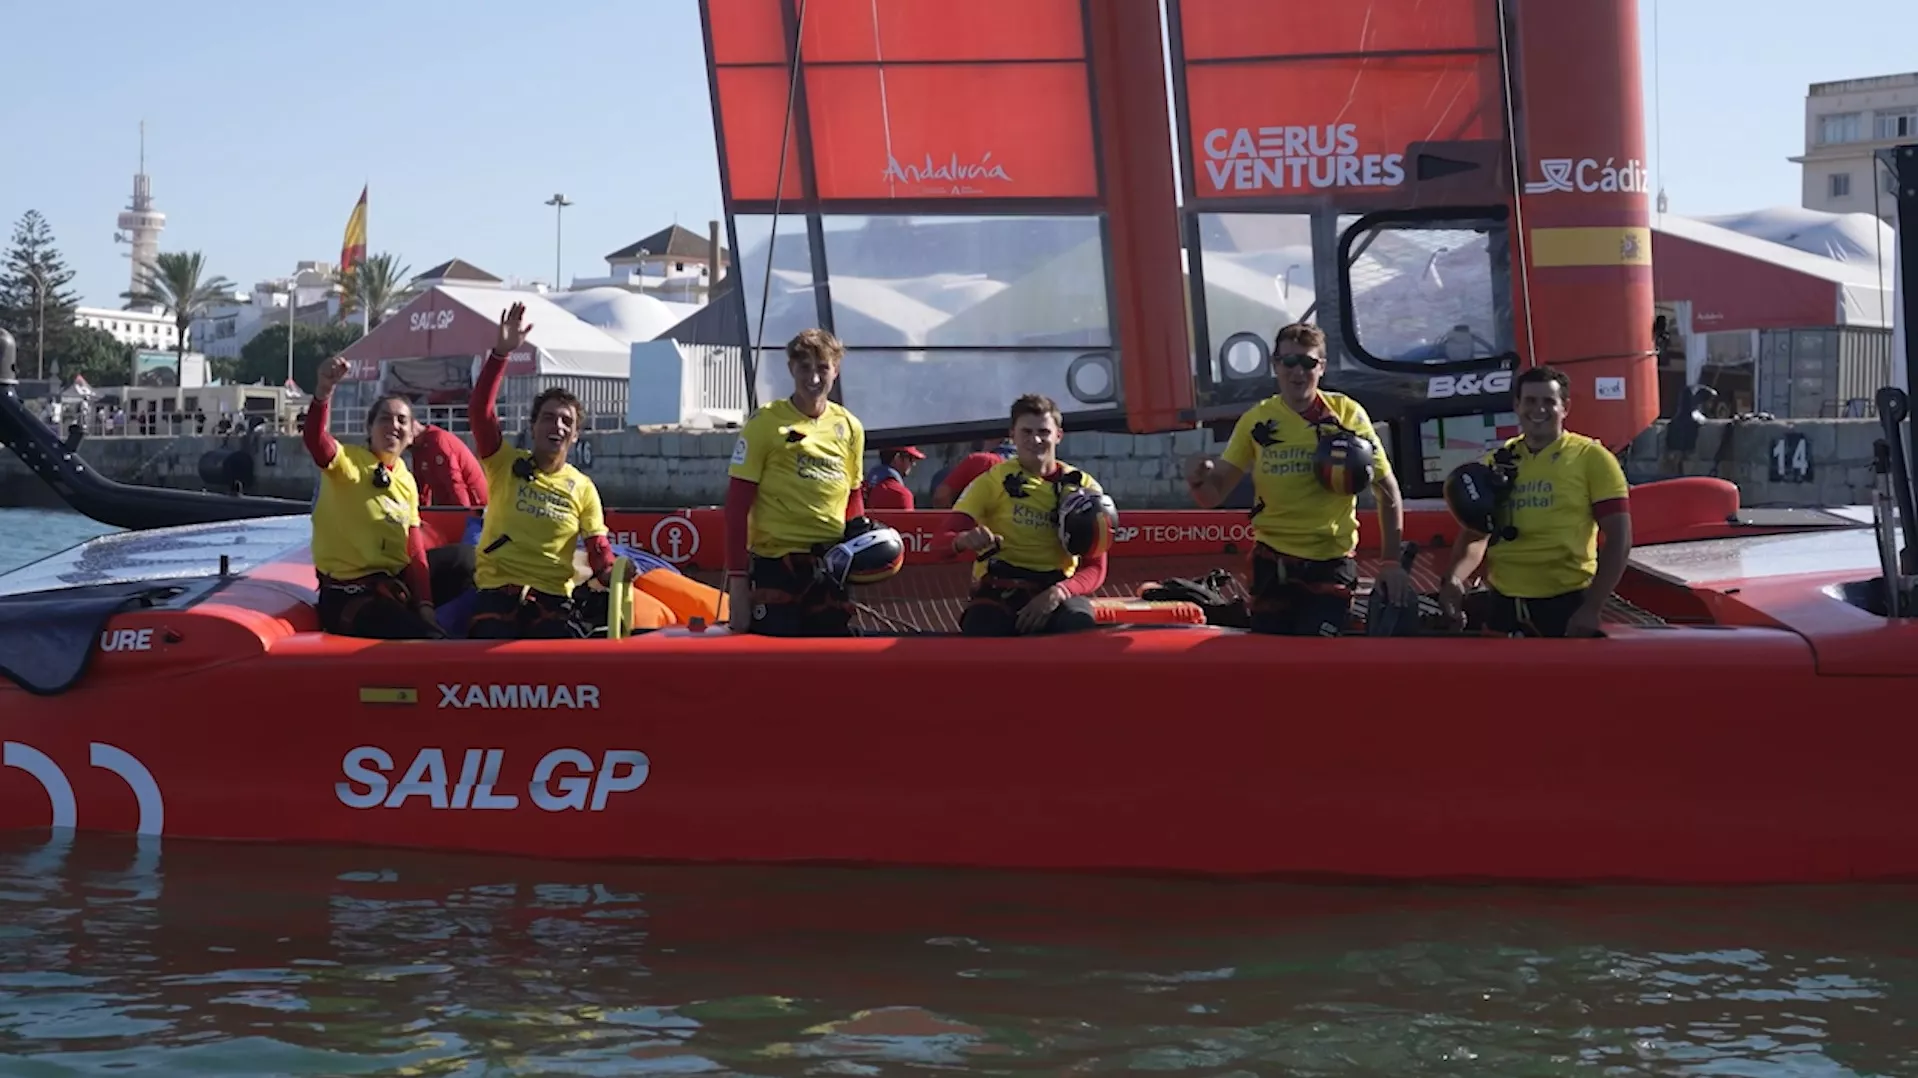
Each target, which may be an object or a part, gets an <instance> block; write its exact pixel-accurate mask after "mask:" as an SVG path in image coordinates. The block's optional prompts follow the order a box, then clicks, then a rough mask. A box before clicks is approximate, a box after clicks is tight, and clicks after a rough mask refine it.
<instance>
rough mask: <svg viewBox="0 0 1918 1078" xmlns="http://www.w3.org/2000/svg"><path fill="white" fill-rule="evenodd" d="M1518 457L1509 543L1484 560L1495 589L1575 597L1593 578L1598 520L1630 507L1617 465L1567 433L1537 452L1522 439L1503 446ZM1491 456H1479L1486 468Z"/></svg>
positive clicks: (1591, 443)
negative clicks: (1513, 531) (1512, 532)
mask: <svg viewBox="0 0 1918 1078" xmlns="http://www.w3.org/2000/svg"><path fill="white" fill-rule="evenodd" d="M1505 447H1506V448H1507V449H1510V450H1511V451H1512V452H1513V454H1514V455H1515V456H1516V457H1517V458H1518V477H1517V480H1516V481H1515V482H1514V484H1513V487H1512V493H1511V501H1510V503H1509V508H1510V510H1511V523H1512V527H1513V528H1515V529H1517V530H1518V535H1517V537H1516V538H1514V539H1512V540H1510V541H1509V542H1500V543H1499V544H1498V545H1496V546H1494V547H1492V548H1491V551H1490V553H1489V554H1488V555H1487V556H1486V561H1487V562H1488V563H1489V568H1488V570H1487V574H1486V575H1487V577H1488V579H1489V580H1490V582H1491V585H1492V587H1493V589H1494V590H1496V591H1497V592H1498V593H1499V594H1501V595H1509V596H1511V597H1512V598H1515V599H1549V598H1551V597H1552V596H1554V595H1564V594H1566V593H1567V592H1574V591H1578V590H1580V589H1582V588H1584V587H1586V586H1588V585H1589V584H1591V582H1592V577H1593V576H1594V575H1596V574H1597V572H1598V521H1599V519H1600V518H1601V517H1604V516H1607V515H1609V514H1611V513H1617V512H1626V511H1628V509H1629V508H1630V505H1631V502H1630V488H1629V487H1628V486H1627V485H1626V483H1625V471H1624V469H1622V468H1620V467H1619V466H1618V458H1617V457H1614V456H1613V455H1612V452H1611V450H1609V449H1606V448H1605V446H1604V445H1602V444H1601V443H1599V442H1598V441H1596V440H1594V439H1591V438H1587V437H1585V436H1584V435H1582V434H1573V433H1571V432H1569V431H1567V432H1566V433H1564V434H1561V435H1559V436H1558V439H1557V440H1556V441H1554V442H1553V443H1552V444H1551V445H1548V446H1546V447H1545V448H1544V449H1542V450H1540V451H1539V452H1537V453H1534V452H1532V451H1531V450H1530V449H1527V448H1526V447H1525V439H1524V438H1523V437H1519V438H1513V439H1511V440H1510V441H1508V442H1506V443H1505ZM1493 456H1494V453H1487V454H1486V455H1485V463H1487V464H1490V463H1491V462H1492V458H1493Z"/></svg>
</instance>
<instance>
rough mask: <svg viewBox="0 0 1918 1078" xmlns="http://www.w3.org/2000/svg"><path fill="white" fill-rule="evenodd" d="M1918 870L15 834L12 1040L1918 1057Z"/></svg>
mask: <svg viewBox="0 0 1918 1078" xmlns="http://www.w3.org/2000/svg"><path fill="white" fill-rule="evenodd" d="M1914 901H1918V891H1914V890H1913V889H1911V888H1893V887H1886V888H1870V889H1842V888H1804V889H1743V890H1723V891H1708V890H1669V889H1651V888H1636V889H1626V888H1604V889H1514V888H1448V889H1441V888H1416V887H1395V888H1388V887H1304V886H1291V885H1278V884H1262V883H1261V884H1251V883H1239V884H1232V883H1207V882H1194V881H1189V880H1185V881H1162V880H1141V879H1114V878H1107V877H1088V876H1055V875H1044V874H1000V873H961V872H951V873H935V872H923V871H914V872H901V871H887V870H855V869H832V870H827V869H810V868H800V869H772V868H686V867H673V868H659V867H650V868H649V867H643V866H619V865H590V864H577V863H565V862H558V863H555V862H539V861H529V860H520V859H510V858H473V857H464V856H462V857H449V856H438V855H433V854H424V853H405V852H390V851H375V850H338V849H311V848H308V849H295V848H284V847H250V846H249V847H234V846H227V845H221V844H210V843H193V842H184V841H172V840H169V841H167V842H166V844H165V846H164V848H163V849H160V848H157V847H153V846H145V847H143V846H141V845H140V844H139V843H137V842H136V841H135V840H132V839H124V838H118V837H101V836H80V837H79V838H78V839H77V840H73V839H71V838H69V839H67V840H64V841H61V842H55V843H53V844H51V845H49V844H48V838H47V835H46V834H45V833H44V832H43V833H40V834H37V835H16V836H12V837H11V838H8V839H6V840H5V841H4V843H0V1073H5V1074H8V1075H16V1074H17V1075H69V1074H72V1075H79V1074H98V1073H106V1072H108V1071H113V1070H118V1069H128V1070H133V1071H135V1072H136V1073H140V1074H182V1075H184V1074H204V1073H213V1072H218V1073H223V1074H296V1075H319V1074H396V1075H398V1074H415V1075H417V1074H434V1075H486V1074H636V1073H656V1074H668V1073H670V1074H688V1073H705V1074H742V1075H867V1074H871V1075H877V1074H924V1073H933V1072H941V1073H962V1074H1102V1073H1120V1072H1124V1073H1132V1072H1175V1073H1184V1074H1203V1075H1328V1076H1329V1075H1341V1076H1343V1075H1390V1074H1402V1075H1475V1074H1499V1075H1574V1074H1602V1075H1750V1076H1774V1075H1777V1076H1783V1075H1907V1074H1913V1073H1918V1028H1914V1019H1918V926H1915V925H1914V918H1913V916H1912V913H1913V909H1914Z"/></svg>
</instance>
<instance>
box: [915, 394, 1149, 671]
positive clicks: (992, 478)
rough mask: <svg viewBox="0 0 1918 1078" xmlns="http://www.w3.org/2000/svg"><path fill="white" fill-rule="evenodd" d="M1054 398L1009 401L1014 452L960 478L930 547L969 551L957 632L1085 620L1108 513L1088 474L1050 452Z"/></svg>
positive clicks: (1099, 574)
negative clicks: (968, 592) (967, 593)
mask: <svg viewBox="0 0 1918 1078" xmlns="http://www.w3.org/2000/svg"><path fill="white" fill-rule="evenodd" d="M1062 436H1063V430H1062V425H1061V418H1060V415H1059V406H1058V405H1057V404H1055V403H1053V401H1052V399H1051V398H1050V397H1043V396H1040V395H1039V394H1036V393H1029V394H1027V395H1026V396H1023V397H1020V398H1019V399H1018V400H1016V401H1014V402H1012V433H1011V441H1012V444H1013V446H1014V456H1013V457H1012V459H1010V460H1004V461H1001V462H999V463H998V464H995V465H993V466H992V467H991V468H989V469H987V470H986V471H985V473H984V474H982V475H980V476H979V477H978V478H977V479H974V480H973V481H972V482H971V483H969V484H968V485H967V486H966V488H965V492H964V493H963V494H961V495H960V497H959V501H958V503H957V504H955V505H954V506H953V507H952V512H951V514H950V515H948V516H947V518H946V522H945V526H944V528H943V529H942V531H941V533H940V535H939V536H938V537H936V538H935V539H934V540H933V549H934V550H948V551H950V552H951V553H952V554H953V555H955V556H957V555H962V554H973V555H976V560H975V561H974V562H973V570H972V596H971V600H970V601H969V602H968V603H967V604H966V609H965V612H964V613H963V614H961V615H960V618H959V630H960V632H962V633H965V634H966V635H967V636H1014V635H1024V634H1027V633H1058V632H1073V631H1076V630H1081V629H1090V628H1093V627H1094V626H1095V625H1096V624H1098V622H1097V620H1096V619H1095V617H1094V616H1093V612H1092V595H1093V593H1094V592H1096V591H1098V590H1099V585H1100V584H1102V583H1104V582H1105V575H1106V553H1105V552H1106V548H1107V547H1108V546H1109V545H1110V542H1111V535H1112V527H1113V525H1114V524H1115V523H1116V517H1117V513H1116V512H1114V511H1113V509H1112V501H1111V499H1110V498H1107V497H1106V496H1105V493H1104V492H1103V491H1102V490H1101V489H1100V487H1099V484H1098V482H1097V481H1096V480H1094V479H1093V478H1092V477H1091V476H1089V475H1087V474H1085V473H1084V472H1082V471H1080V470H1079V469H1077V468H1074V467H1072V466H1071V465H1069V464H1066V463H1065V462H1063V461H1061V460H1059V459H1058V456H1057V454H1058V450H1059V439H1060V438H1061V437H1062Z"/></svg>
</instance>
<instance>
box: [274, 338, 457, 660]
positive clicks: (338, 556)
mask: <svg viewBox="0 0 1918 1078" xmlns="http://www.w3.org/2000/svg"><path fill="white" fill-rule="evenodd" d="M346 370H347V362H346V358H345V357H344V356H334V357H333V358H332V359H330V360H328V361H327V362H326V363H324V364H322V365H321V367H320V372H319V384H318V385H316V386H315V387H314V389H313V403H312V405H311V406H310V407H309V408H308V409H307V416H306V425H305V428H304V430H302V432H301V438H302V440H303V441H304V442H305V443H306V450H307V452H308V453H310V454H312V457H313V463H315V464H317V465H319V467H320V472H321V479H320V493H319V497H318V498H317V499H316V500H315V502H314V504H313V569H314V571H315V573H316V574H317V575H318V576H319V584H320V601H319V615H320V628H321V629H323V630H325V631H326V632H329V633H337V634H339V635H341V636H359V637H370V638H373V639H379V640H427V639H433V638H436V637H439V636H440V635H442V634H441V632H440V629H439V623H438V621H437V620H436V619H435V616H434V610H433V593H432V590H431V588H430V587H429V585H428V580H427V572H426V539H425V537H424V533H422V532H421V531H420V495H419V489H418V488H417V487H416V486H415V485H414V483H413V475H412V473H411V472H409V471H408V470H407V468H406V461H405V460H404V459H403V458H402V456H401V455H402V454H403V453H405V452H406V446H407V443H408V442H410V441H411V440H412V437H413V408H412V406H411V405H410V404H408V403H407V400H406V398H405V397H401V396H398V395H392V394H389V395H387V396H384V397H381V398H380V399H379V400H376V401H374V402H373V407H372V408H370V409H368V410H367V414H366V444H365V445H363V446H360V445H341V444H340V443H338V442H336V441H334V440H333V436H332V435H331V434H329V433H327V429H326V427H327V418H328V414H327V413H328V408H329V407H330V405H331V404H332V400H333V387H334V386H336V385H338V384H339V382H340V379H342V378H344V377H346Z"/></svg>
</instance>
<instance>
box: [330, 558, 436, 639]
mask: <svg viewBox="0 0 1918 1078" xmlns="http://www.w3.org/2000/svg"><path fill="white" fill-rule="evenodd" d="M319 615H320V629H321V631H322V632H329V633H332V634H333V635H335V636H356V637H360V638H362V639H367V640H439V639H441V638H443V637H444V636H445V635H446V634H445V633H443V632H441V631H440V630H439V629H438V628H436V627H434V626H432V625H428V624H427V623H426V620H425V619H424V618H422V617H420V615H419V611H418V610H417V609H416V608H415V607H414V606H413V596H412V593H411V592H409V591H408V590H407V588H406V585H405V583H403V582H402V581H401V580H400V579H399V578H398V577H396V576H392V575H389V574H387V573H373V574H370V575H368V576H363V577H358V578H355V579H353V580H334V579H332V578H330V577H322V578H321V579H320V601H319Z"/></svg>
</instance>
